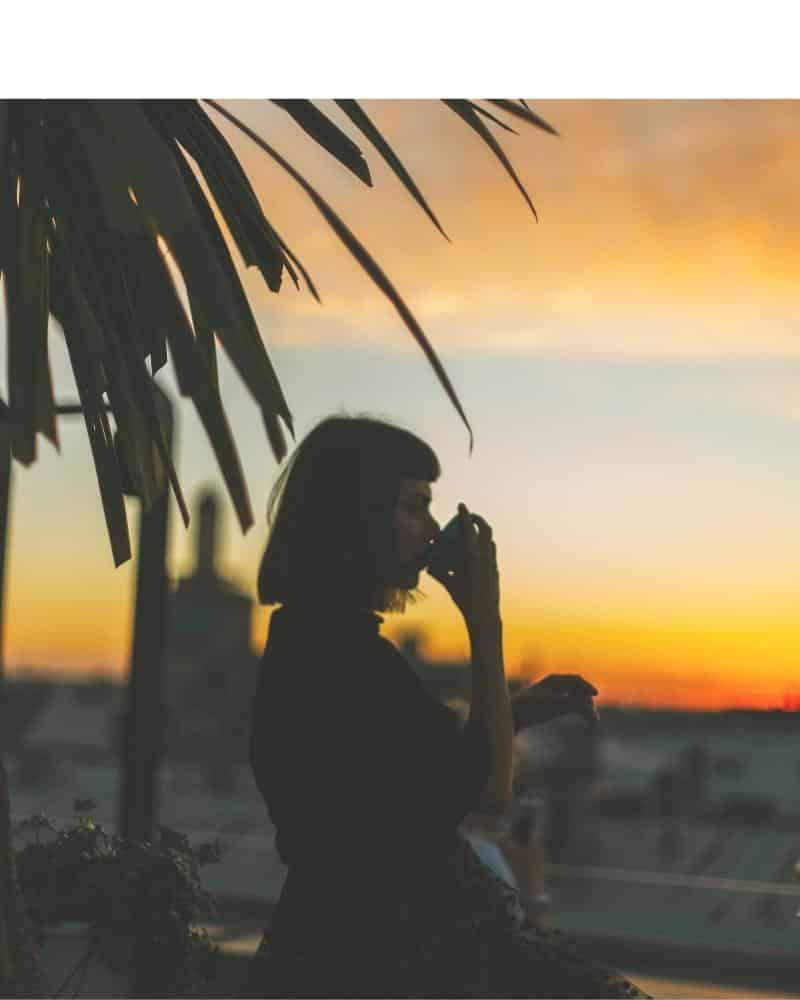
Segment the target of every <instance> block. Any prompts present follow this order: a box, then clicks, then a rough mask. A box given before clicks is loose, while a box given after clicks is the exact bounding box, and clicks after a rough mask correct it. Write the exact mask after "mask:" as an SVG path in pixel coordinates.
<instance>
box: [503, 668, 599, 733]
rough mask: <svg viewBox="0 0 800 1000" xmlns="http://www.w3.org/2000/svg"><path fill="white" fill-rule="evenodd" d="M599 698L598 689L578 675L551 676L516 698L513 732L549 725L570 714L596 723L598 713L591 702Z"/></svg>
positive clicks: (513, 706) (512, 703) (512, 702)
mask: <svg viewBox="0 0 800 1000" xmlns="http://www.w3.org/2000/svg"><path fill="white" fill-rule="evenodd" d="M596 694H597V688H596V687H594V686H593V685H592V684H590V683H589V682H588V681H587V680H584V679H583V677H580V676H579V675H578V674H550V675H549V676H547V677H545V678H544V680H541V681H538V682H537V683H536V684H531V685H530V686H529V687H527V688H523V690H522V691H519V692H518V693H517V694H515V695H514V696H513V698H512V699H511V707H512V711H513V715H514V728H515V729H522V728H523V727H524V726H534V725H536V724H537V723H541V722H550V720H551V719H557V718H559V717H560V716H562V715H569V714H570V713H577V714H578V715H581V716H583V718H584V719H586V721H587V722H589V723H594V722H596V721H597V709H596V708H595V707H594V702H593V700H592V699H593V698H594V696H595V695H596Z"/></svg>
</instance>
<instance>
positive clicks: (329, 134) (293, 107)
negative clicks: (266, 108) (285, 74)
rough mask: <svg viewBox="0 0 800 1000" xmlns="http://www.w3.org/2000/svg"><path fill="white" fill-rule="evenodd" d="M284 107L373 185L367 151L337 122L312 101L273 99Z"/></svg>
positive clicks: (368, 185)
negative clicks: (336, 123) (363, 150)
mask: <svg viewBox="0 0 800 1000" xmlns="http://www.w3.org/2000/svg"><path fill="white" fill-rule="evenodd" d="M272 103H273V104H276V105H277V106H278V107H279V108H282V109H283V110H284V111H285V112H286V113H287V114H288V115H290V116H291V117H292V118H293V119H294V120H295V121H296V122H297V124H298V125H299V126H300V128H301V129H302V130H303V131H304V132H305V133H306V135H308V136H310V137H311V138H312V139H313V140H314V141H315V142H316V143H318V144H319V145H320V146H322V148H323V149H326V150H327V151H328V152H329V153H330V154H331V156H333V157H335V158H336V159H337V160H338V161H339V162H340V163H341V164H342V165H343V166H345V167H347V169H348V170H351V171H352V172H353V173H354V174H355V175H356V177H358V179H359V180H360V181H363V182H364V184H366V185H367V187H372V177H371V176H370V172H369V166H368V165H367V161H366V160H365V159H364V154H363V153H362V152H361V150H360V149H359V148H358V146H357V145H356V144H355V143H354V142H353V140H352V139H351V138H350V137H349V136H346V135H345V134H344V132H342V130H341V129H340V128H339V126H338V125H335V124H334V123H333V122H332V121H331V120H330V118H328V117H327V116H326V115H324V114H323V113H322V112H321V111H320V110H319V108H318V107H316V105H315V104H313V103H312V102H311V101H278V100H274V101H273V102H272Z"/></svg>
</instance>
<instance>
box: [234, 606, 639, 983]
mask: <svg viewBox="0 0 800 1000" xmlns="http://www.w3.org/2000/svg"><path fill="white" fill-rule="evenodd" d="M380 623H381V619H380V618H379V617H378V616H377V615H373V614H371V613H369V612H358V611H350V612H347V613H340V614H335V613H333V612H332V611H325V612H322V613H320V612H318V611H309V612H306V611H303V612H302V613H301V612H300V611H299V610H295V609H292V608H290V607H288V606H287V607H284V608H280V609H279V610H277V611H275V612H273V615H272V619H271V621H270V630H269V638H268V640H267V647H266V650H265V653H264V660H263V665H262V671H261V676H260V679H259V684H258V690H257V694H256V702H255V714H254V719H253V732H252V756H251V760H252V765H253V771H254V774H255V778H256V782H257V784H258V787H259V789H260V790H261V793H262V795H263V796H264V799H265V800H266V803H267V807H268V809H269V813H270V816H271V818H272V821H273V822H274V824H275V826H276V828H277V837H276V841H277V845H278V850H279V851H280V854H281V857H282V858H283V860H284V861H285V862H286V864H287V865H288V866H289V871H288V874H287V877H286V882H285V884H284V887H283V890H282V891H281V896H280V899H279V900H278V905H277V907H276V909H275V912H274V914H273V916H272V921H271V925H270V928H269V930H268V931H267V932H266V933H265V935H264V938H263V939H262V942H261V946H260V947H259V950H258V954H257V956H256V958H255V959H254V960H253V963H252V968H251V969H250V971H249V973H248V976H247V979H246V981H245V983H244V984H243V987H242V989H241V990H240V992H239V996H241V997H262V998H263V997H276V998H277V997H281V998H286V997H290V996H291V997H321V996H325V997H349V998H352V997H376V996H382V997H390V996H391V997H409V996H414V997H421V996H425V997H454V996H458V997H495V996H496V997H511V996H524V997H598V998H599V997H630V996H642V995H643V994H641V993H640V992H639V991H638V990H637V989H636V988H635V987H634V986H632V984H631V983H629V982H628V981H627V980H625V979H624V978H623V977H620V976H619V975H617V974H616V973H609V972H607V971H606V970H604V969H601V968H598V967H597V966H595V965H594V964H593V963H592V962H590V961H587V960H586V959H585V958H583V957H582V956H579V955H578V954H577V953H574V949H573V948H572V946H571V945H569V944H566V943H565V942H563V941H561V940H550V939H548V938H546V937H545V936H543V935H542V934H541V933H540V932H538V931H536V930H535V929H534V928H531V927H530V926H529V925H528V924H527V923H526V920H525V916H524V910H523V909H522V907H521V904H520V901H519V898H518V896H517V894H516V892H515V891H514V890H513V889H511V887H510V886H508V885H507V884H506V883H505V882H503V881H502V880H501V879H498V878H497V877H495V876H494V875H493V874H492V873H491V872H490V871H489V870H488V869H487V868H486V867H485V866H484V865H483V864H482V863H481V861H480V860H479V859H478V857H477V855H476V854H475V852H474V851H473V850H472V849H471V848H470V847H469V845H468V844H467V842H466V841H465V839H464V838H463V837H461V836H460V835H459V833H458V830H457V827H458V824H459V822H460V821H461V820H462V819H463V817H464V816H465V815H466V813H468V812H469V811H470V810H472V809H474V808H475V807H476V805H477V802H478V796H479V794H480V791H481V789H482V787H483V785H484V784H485V782H486V778H487V774H488V750H487V741H486V738H485V734H484V733H483V732H482V731H481V730H479V729H477V728H476V727H475V726H474V725H472V724H470V723H468V724H467V726H466V727H464V729H463V730H462V729H461V727H460V726H459V722H458V719H457V717H456V715H455V714H454V713H453V712H451V711H450V710H449V709H447V708H445V707H444V706H442V705H440V704H439V703H438V702H437V701H436V700H435V699H434V698H433V697H431V696H430V695H429V694H428V693H427V692H426V691H425V689H424V687H423V685H422V683H421V681H420V680H419V678H418V677H417V676H416V675H415V674H414V672H413V670H412V669H411V667H410V666H409V664H408V663H407V662H406V660H405V659H404V658H403V656H402V655H401V654H400V653H399V652H398V651H397V650H396V649H395V647H394V646H393V645H392V644H391V643H390V642H388V641H387V640H386V639H384V638H383V637H382V636H381V635H380V634H379V632H378V629H379V626H380Z"/></svg>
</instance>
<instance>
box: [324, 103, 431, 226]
mask: <svg viewBox="0 0 800 1000" xmlns="http://www.w3.org/2000/svg"><path fill="white" fill-rule="evenodd" d="M336 104H337V105H338V106H339V108H341V110H342V111H343V112H344V113H345V114H346V115H347V117H348V118H349V119H350V121H351V122H352V123H353V124H354V125H355V126H356V127H357V128H359V129H360V130H361V131H362V132H363V133H364V135H365V136H366V137H367V139H369V141H370V142H371V143H372V145H373V146H374V147H375V148H376V149H377V150H378V152H379V153H380V154H381V156H382V157H383V158H384V160H385V161H386V162H387V163H388V164H389V166H390V167H391V168H392V170H393V171H394V173H395V175H396V177H397V178H398V179H399V180H400V182H401V183H402V184H403V186H404V187H405V188H406V189H407V190H408V191H409V192H410V194H411V197H412V198H413V199H414V200H415V201H416V202H417V204H418V205H419V206H420V207H421V208H422V210H423V212H425V214H426V215H427V216H428V218H429V219H430V220H431V222H432V223H433V224H434V226H436V228H437V229H438V230H439V232H440V233H441V234H442V236H444V238H445V239H446V240H447V241H448V242H449V241H450V237H449V236H448V235H447V233H446V232H445V231H444V229H442V226H441V223H440V222H439V220H438V219H437V218H436V216H435V215H434V214H433V210H432V209H431V207H430V205H429V204H428V202H427V201H426V200H425V198H424V196H423V194H422V192H421V191H420V189H419V188H418V187H417V185H416V184H415V183H414V179H413V178H412V177H411V175H410V174H409V172H408V171H407V170H406V168H405V167H404V166H403V164H402V163H401V162H400V159H399V157H398V156H397V154H396V153H395V152H394V150H393V149H392V147H391V146H390V145H389V143H388V142H387V141H386V140H385V139H384V138H383V136H382V135H381V133H380V132H379V131H378V129H377V128H376V127H375V125H373V123H372V121H371V120H370V118H369V116H368V115H367V113H366V112H365V111H364V109H363V108H362V107H361V105H360V104H359V103H358V101H347V100H339V101H336Z"/></svg>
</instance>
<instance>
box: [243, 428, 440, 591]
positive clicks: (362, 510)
mask: <svg viewBox="0 0 800 1000" xmlns="http://www.w3.org/2000/svg"><path fill="white" fill-rule="evenodd" d="M440 471H441V470H440V468H439V461H438V459H437V457H436V455H435V454H434V452H433V450H432V449H431V448H430V447H429V446H428V445H427V444H425V442H424V441H422V440H420V438H418V437H417V436H416V435H415V434H412V433H411V432H410V431H407V430H405V429H404V428H402V427H396V426H395V425H393V424H389V423H386V422H385V421H383V420H377V419H375V418H372V417H365V416H353V417H351V416H334V417H326V418H325V419H324V420H322V421H321V422H320V423H318V424H317V425H316V426H315V427H314V428H313V429H312V430H311V431H309V433H308V434H307V435H306V437H305V438H304V439H303V440H302V441H301V442H300V444H299V445H298V446H297V448H296V449H295V450H294V452H293V453H292V455H291V456H290V457H289V459H288V460H287V463H286V466H285V467H284V468H283V469H282V470H281V472H280V474H279V476H278V478H277V480H276V482H275V485H274V486H273V487H272V490H271V492H270V495H269V501H268V503H267V521H268V523H269V525H270V528H271V530H270V534H269V539H268V541H267V546H266V549H265V551H264V556H263V558H262V560H261V567H260V569H259V572H258V597H259V600H260V601H261V602H262V604H276V603H281V604H283V603H286V602H287V601H303V602H305V603H314V604H319V603H321V604H323V605H325V604H331V603H334V602H335V603H339V604H349V605H355V606H358V607H365V608H371V609H373V610H378V611H386V610H392V611H402V610H403V609H404V608H405V604H406V601H407V600H408V599H410V600H412V601H413V599H414V598H413V596H412V595H410V594H409V592H408V591H405V590H398V589H396V588H391V587H390V586H388V585H387V570H388V568H389V567H391V566H393V565H394V560H395V537H394V512H395V508H396V505H397V500H398V497H399V495H400V480H401V479H402V478H404V477H406V478H409V479H423V480H426V481H428V482H433V481H435V480H436V479H438V478H439V474H440ZM276 505H277V507H278V509H277V515H276V514H275V507H276Z"/></svg>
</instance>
